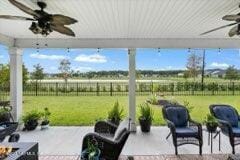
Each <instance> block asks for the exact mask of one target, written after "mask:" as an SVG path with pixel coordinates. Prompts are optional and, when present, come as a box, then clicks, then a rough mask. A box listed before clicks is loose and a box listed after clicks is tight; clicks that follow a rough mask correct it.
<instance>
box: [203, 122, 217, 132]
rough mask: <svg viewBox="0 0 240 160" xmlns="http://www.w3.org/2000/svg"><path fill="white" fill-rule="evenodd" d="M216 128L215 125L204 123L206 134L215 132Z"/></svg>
mask: <svg viewBox="0 0 240 160" xmlns="http://www.w3.org/2000/svg"><path fill="white" fill-rule="evenodd" d="M217 126H218V124H217V123H206V127H207V130H208V132H216V130H217Z"/></svg>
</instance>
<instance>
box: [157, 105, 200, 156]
mask: <svg viewBox="0 0 240 160" xmlns="http://www.w3.org/2000/svg"><path fill="white" fill-rule="evenodd" d="M162 112H163V117H164V119H165V121H166V122H167V125H168V127H169V128H170V131H171V134H172V138H173V145H174V147H175V154H176V155H177V154H178V146H181V145H185V144H193V145H197V146H199V154H200V155H201V154H202V144H203V141H202V126H201V124H200V123H197V122H195V121H193V120H192V119H191V117H190V115H189V113H188V110H187V108H186V107H184V106H181V105H173V106H165V107H163V108H162Z"/></svg>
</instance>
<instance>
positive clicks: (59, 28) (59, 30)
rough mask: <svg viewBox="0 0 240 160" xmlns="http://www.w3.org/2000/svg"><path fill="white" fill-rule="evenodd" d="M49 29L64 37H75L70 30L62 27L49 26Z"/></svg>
mask: <svg viewBox="0 0 240 160" xmlns="http://www.w3.org/2000/svg"><path fill="white" fill-rule="evenodd" d="M51 29H52V30H54V31H57V32H59V33H62V34H65V35H68V36H72V37H75V33H74V32H73V31H72V30H71V29H70V28H68V27H65V26H63V25H51Z"/></svg>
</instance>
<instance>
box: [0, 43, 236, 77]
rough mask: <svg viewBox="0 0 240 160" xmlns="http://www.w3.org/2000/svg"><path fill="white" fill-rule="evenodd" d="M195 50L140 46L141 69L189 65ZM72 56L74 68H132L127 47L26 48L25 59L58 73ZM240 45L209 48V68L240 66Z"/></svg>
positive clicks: (1, 59) (3, 51) (1, 51)
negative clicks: (233, 47)
mask: <svg viewBox="0 0 240 160" xmlns="http://www.w3.org/2000/svg"><path fill="white" fill-rule="evenodd" d="M191 52H195V53H197V54H199V55H202V53H203V51H202V50H200V49H191V50H190V52H189V49H156V48H150V49H137V55H136V68H137V69H138V70H177V69H181V70H182V69H185V68H186V63H187V58H188V56H189V54H190V53H191ZM65 58H67V59H69V60H70V62H71V67H72V69H73V70H74V71H80V72H88V71H102V70H106V71H108V70H128V54H127V49H124V48H120V49H100V50H99V51H98V49H96V48H93V49H40V50H39V51H37V49H24V51H23V62H24V64H25V65H26V67H27V68H28V70H29V71H30V72H31V71H33V66H34V65H36V64H38V63H39V64H40V65H41V66H42V67H43V68H44V72H45V73H57V72H58V66H59V63H60V61H61V60H62V59H65ZM8 62H9V55H8V48H7V47H6V46H3V45H0V63H5V64H6V63H8ZM239 62H240V51H239V49H206V68H207V69H212V68H220V69H226V68H227V67H228V66H230V65H234V66H235V67H236V68H238V69H240V63H239Z"/></svg>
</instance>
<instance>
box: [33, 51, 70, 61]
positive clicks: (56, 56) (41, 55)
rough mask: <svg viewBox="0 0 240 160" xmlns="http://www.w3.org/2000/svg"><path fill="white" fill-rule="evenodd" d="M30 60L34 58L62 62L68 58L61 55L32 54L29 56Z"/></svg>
mask: <svg viewBox="0 0 240 160" xmlns="http://www.w3.org/2000/svg"><path fill="white" fill-rule="evenodd" d="M30 57H31V58H36V59H47V60H62V59H66V58H68V57H66V56H62V55H54V54H53V55H45V54H40V53H32V54H30Z"/></svg>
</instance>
